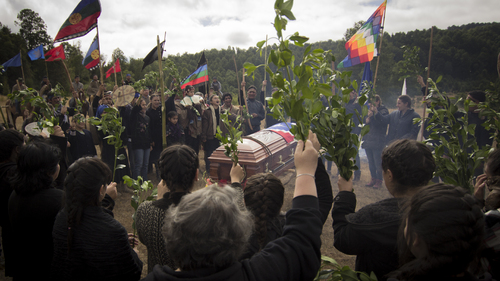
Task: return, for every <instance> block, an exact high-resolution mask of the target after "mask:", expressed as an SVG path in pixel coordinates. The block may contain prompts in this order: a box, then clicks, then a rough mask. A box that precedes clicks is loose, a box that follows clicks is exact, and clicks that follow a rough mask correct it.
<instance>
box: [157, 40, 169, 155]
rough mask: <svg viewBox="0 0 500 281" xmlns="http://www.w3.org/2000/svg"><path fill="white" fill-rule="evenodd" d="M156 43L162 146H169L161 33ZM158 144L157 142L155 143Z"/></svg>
mask: <svg viewBox="0 0 500 281" xmlns="http://www.w3.org/2000/svg"><path fill="white" fill-rule="evenodd" d="M156 41H157V42H156V44H157V47H156V48H157V49H158V67H159V68H160V105H161V136H162V146H163V148H166V147H167V113H166V111H165V110H166V108H165V105H164V103H163V98H164V97H163V93H164V92H165V90H164V89H165V85H164V84H163V68H162V64H161V63H162V55H163V54H162V53H163V52H162V49H161V45H160V35H157V36H156ZM155 145H156V144H155Z"/></svg>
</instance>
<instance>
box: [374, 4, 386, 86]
mask: <svg viewBox="0 0 500 281" xmlns="http://www.w3.org/2000/svg"><path fill="white" fill-rule="evenodd" d="M386 13H387V1H386V5H385V11H384V19H383V20H382V27H381V28H380V29H381V31H382V32H381V34H380V47H379V48H378V49H377V66H376V67H375V77H374V78H373V88H374V89H375V84H376V83H377V74H378V63H379V61H380V54H381V53H382V39H384V29H385V14H386Z"/></svg>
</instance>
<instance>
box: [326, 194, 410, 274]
mask: <svg viewBox="0 0 500 281" xmlns="http://www.w3.org/2000/svg"><path fill="white" fill-rule="evenodd" d="M402 200H403V199H397V198H389V199H385V200H382V201H379V202H376V203H373V204H370V205H367V206H365V207H363V208H361V209H360V210H359V211H357V212H355V209H356V195H355V194H354V193H353V192H348V191H341V192H339V193H338V194H337V196H336V197H335V199H334V200H333V201H334V203H333V210H332V218H333V230H334V242H333V245H334V246H335V248H337V250H339V251H341V252H342V253H344V254H347V255H356V270H358V271H364V272H367V273H368V274H370V272H372V271H373V272H375V274H376V275H377V278H378V280H385V278H383V276H384V275H386V274H387V273H389V272H391V271H393V270H396V269H397V268H398V251H397V236H398V235H397V234H398V228H399V225H400V223H401V214H400V206H401V204H402Z"/></svg>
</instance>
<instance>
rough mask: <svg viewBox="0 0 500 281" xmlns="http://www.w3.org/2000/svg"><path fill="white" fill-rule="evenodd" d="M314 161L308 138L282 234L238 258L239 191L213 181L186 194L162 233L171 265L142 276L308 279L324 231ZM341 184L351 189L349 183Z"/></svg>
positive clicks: (248, 221) (244, 230) (245, 225)
mask: <svg viewBox="0 0 500 281" xmlns="http://www.w3.org/2000/svg"><path fill="white" fill-rule="evenodd" d="M311 135H313V134H311ZM317 159H318V152H317V151H316V149H314V147H313V145H312V142H311V141H310V140H308V141H307V142H306V143H304V142H303V141H299V142H298V144H297V149H296V152H295V166H296V170H297V177H296V180H295V191H294V199H293V207H292V208H291V209H290V210H289V211H288V212H287V218H286V225H285V227H284V231H283V236H282V237H280V238H278V239H276V240H273V241H271V242H269V244H268V245H267V246H266V247H265V248H264V249H262V250H261V252H259V253H258V254H256V255H254V256H252V257H251V258H249V259H245V260H243V261H241V262H240V261H238V257H240V256H241V254H242V253H243V251H245V247H246V242H247V240H248V238H249V236H250V234H251V232H252V218H251V215H250V213H249V212H248V211H247V210H244V209H242V208H240V206H239V205H238V202H237V201H238V191H236V190H235V189H234V188H231V187H229V186H222V187H221V186H216V185H212V186H209V187H207V188H203V189H201V190H198V191H196V192H193V193H191V194H187V195H186V196H184V197H183V199H182V200H181V201H180V203H179V204H178V205H177V206H176V207H173V208H171V209H170V210H169V211H168V212H167V217H166V219H165V225H164V227H163V231H162V232H163V235H164V236H165V241H166V248H167V252H168V254H169V256H170V257H171V258H172V260H173V261H174V264H175V267H170V266H163V267H161V266H155V267H154V270H153V272H151V273H150V274H149V275H148V276H147V277H146V278H145V279H144V280H147V281H149V280H158V281H159V280H249V281H253V280H260V281H266V280H291V281H293V280H312V279H313V278H314V277H315V276H316V274H317V271H318V269H319V266H320V246H321V239H320V235H321V230H322V222H321V213H320V211H319V204H318V198H317V193H316V187H315V184H314V172H315V170H316V163H317V162H318V160H317ZM235 167H238V166H235ZM233 172H234V171H233ZM231 174H232V175H231V178H232V180H241V179H243V174H242V173H241V174H239V173H234V174H233V173H231ZM236 174H238V175H236ZM233 176H234V177H233ZM342 184H346V185H348V186H351V187H352V181H350V182H344V183H342ZM167 185H168V184H167ZM175 268H178V270H175Z"/></svg>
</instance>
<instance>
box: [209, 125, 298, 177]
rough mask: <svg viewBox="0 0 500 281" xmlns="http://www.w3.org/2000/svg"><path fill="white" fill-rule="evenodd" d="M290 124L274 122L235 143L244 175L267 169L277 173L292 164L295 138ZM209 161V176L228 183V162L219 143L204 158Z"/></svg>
mask: <svg viewBox="0 0 500 281" xmlns="http://www.w3.org/2000/svg"><path fill="white" fill-rule="evenodd" d="M288 126H290V127H291V124H290V123H288V125H287V124H286V123H278V124H276V125H274V126H272V127H269V128H267V129H264V130H260V131H259V132H257V133H254V134H251V135H249V136H245V137H243V143H240V142H238V150H239V151H240V153H239V155H238V157H239V164H240V165H241V166H242V167H244V169H245V171H246V178H245V180H246V179H247V178H249V177H251V176H253V175H255V174H258V173H265V172H270V173H273V174H274V175H275V176H279V175H280V174H282V173H283V172H285V171H286V170H288V169H292V168H294V167H295V164H294V162H293V159H294V153H295V147H296V146H297V141H296V140H295V139H294V137H293V135H292V134H291V133H290V131H289V127H288ZM208 159H209V160H210V178H211V179H212V180H213V181H220V182H229V181H230V176H229V172H230V171H231V167H232V161H231V159H230V158H229V157H227V156H226V155H224V147H223V146H220V147H219V148H217V150H215V151H214V152H213V153H212V155H211V156H210V157H209V158H208Z"/></svg>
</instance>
